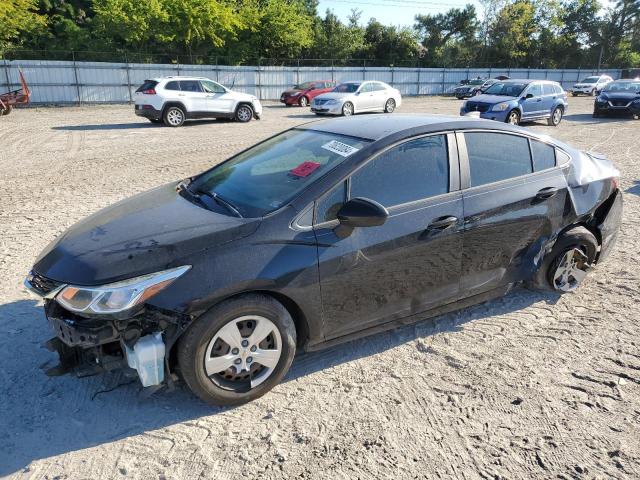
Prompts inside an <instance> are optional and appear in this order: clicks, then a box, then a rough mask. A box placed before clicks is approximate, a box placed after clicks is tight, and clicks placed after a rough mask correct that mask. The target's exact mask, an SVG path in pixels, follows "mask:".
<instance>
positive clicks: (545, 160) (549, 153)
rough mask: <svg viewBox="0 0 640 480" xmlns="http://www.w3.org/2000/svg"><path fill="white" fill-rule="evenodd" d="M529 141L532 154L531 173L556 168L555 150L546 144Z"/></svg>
mask: <svg viewBox="0 0 640 480" xmlns="http://www.w3.org/2000/svg"><path fill="white" fill-rule="evenodd" d="M530 141H531V153H532V154H533V171H534V172H539V171H540V170H546V169H547V168H553V167H555V166H556V149H555V148H554V147H552V146H551V145H547V144H546V143H542V142H538V141H537V140H530Z"/></svg>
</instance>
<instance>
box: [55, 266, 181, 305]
mask: <svg viewBox="0 0 640 480" xmlns="http://www.w3.org/2000/svg"><path fill="white" fill-rule="evenodd" d="M190 268H191V266H190V265H185V266H182V267H177V268H172V269H170V270H163V271H161V272H156V273H151V274H148V275H142V276H140V277H135V278H131V279H129V280H123V281H121V282H116V283H110V284H108V285H103V286H100V287H80V286H74V285H67V286H66V287H64V288H63V289H62V290H61V291H60V293H58V295H56V297H55V299H56V302H58V303H59V304H60V305H62V307H64V308H65V309H67V310H69V311H71V312H75V313H80V314H82V313H84V314H94V315H108V314H113V313H119V312H124V311H126V310H130V309H132V308H134V307H136V306H140V305H142V304H143V303H144V302H146V301H147V300H148V299H149V298H151V297H152V296H154V295H155V294H157V293H158V292H160V291H161V290H162V289H164V288H166V287H167V286H169V285H170V284H171V283H172V282H173V281H174V280H175V279H177V278H178V277H180V276H181V275H183V274H184V273H186V272H187V271H188V270H189V269H190Z"/></svg>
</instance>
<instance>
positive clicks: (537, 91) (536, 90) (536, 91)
mask: <svg viewBox="0 0 640 480" xmlns="http://www.w3.org/2000/svg"><path fill="white" fill-rule="evenodd" d="M528 94H531V95H533V96H534V97H539V96H540V95H542V85H540V84H539V83H534V84H533V85H531V86H530V87H529V89H528V90H527V95H528Z"/></svg>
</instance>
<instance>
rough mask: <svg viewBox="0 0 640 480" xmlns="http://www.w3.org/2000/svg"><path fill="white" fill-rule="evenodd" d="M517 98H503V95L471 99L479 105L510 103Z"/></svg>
mask: <svg viewBox="0 0 640 480" xmlns="http://www.w3.org/2000/svg"><path fill="white" fill-rule="evenodd" d="M517 98H518V97H505V96H503V95H485V94H482V95H477V96H475V97H473V101H474V102H480V103H491V104H495V103H502V102H512V101H513V100H517Z"/></svg>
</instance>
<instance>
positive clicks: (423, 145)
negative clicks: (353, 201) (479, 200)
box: [350, 135, 449, 207]
mask: <svg viewBox="0 0 640 480" xmlns="http://www.w3.org/2000/svg"><path fill="white" fill-rule="evenodd" d="M448 191H449V159H448V155H447V142H446V136H445V135H434V136H429V137H423V138H418V139H416V140H410V141H408V142H406V143H403V144H402V145H398V146H396V147H393V148H391V149H390V150H387V151H386V152H385V153H383V154H381V155H380V156H378V157H377V158H375V159H373V160H372V161H371V162H369V163H368V164H367V165H365V166H364V167H363V168H361V169H360V170H358V171H357V172H356V173H354V174H353V176H352V177H351V194H350V198H355V197H364V198H369V199H371V200H375V201H376V202H379V203H381V204H382V205H384V206H385V207H392V206H394V205H399V204H402V203H407V202H412V201H415V200H420V199H423V198H427V197H432V196H435V195H440V194H443V193H447V192H448Z"/></svg>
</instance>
